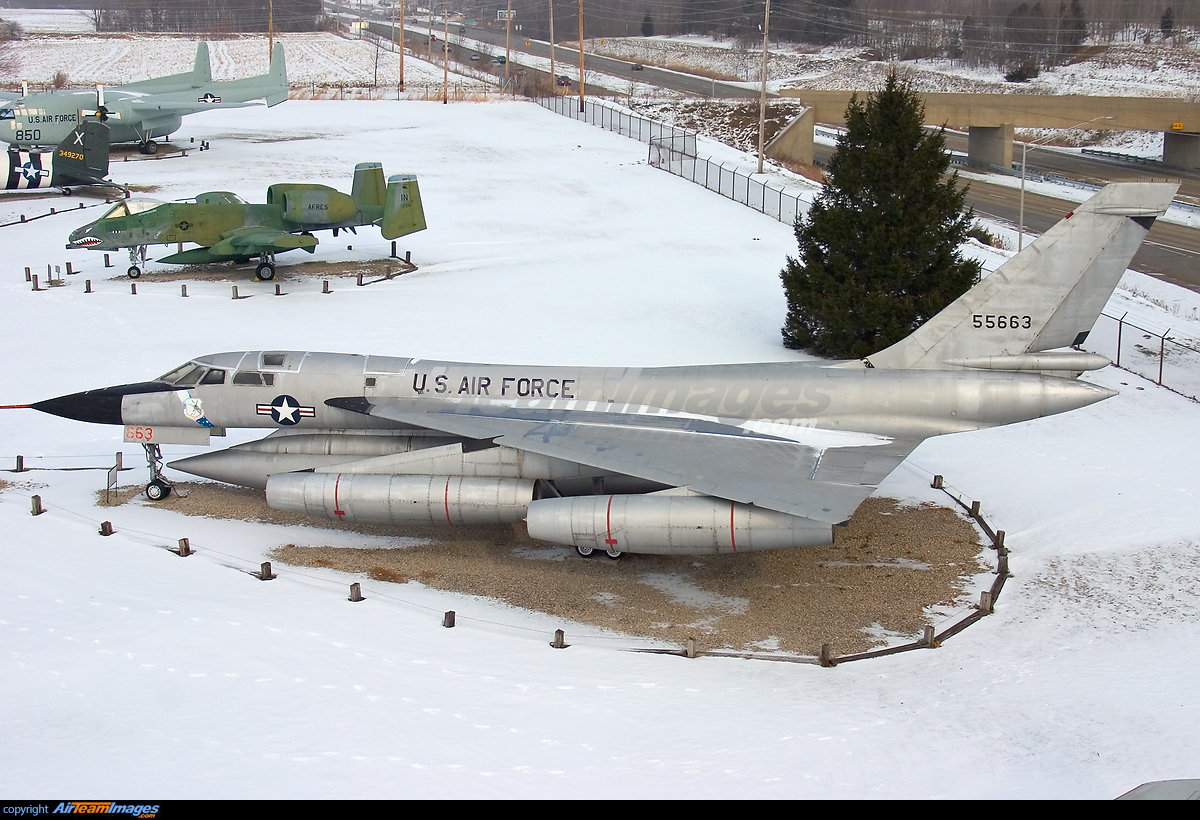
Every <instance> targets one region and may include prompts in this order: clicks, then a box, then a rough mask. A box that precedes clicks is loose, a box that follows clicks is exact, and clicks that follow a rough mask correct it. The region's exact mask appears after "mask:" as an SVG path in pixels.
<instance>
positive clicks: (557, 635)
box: [550, 629, 570, 649]
mask: <svg viewBox="0 0 1200 820" xmlns="http://www.w3.org/2000/svg"><path fill="white" fill-rule="evenodd" d="M566 637H567V636H566V634H565V633H564V632H563V631H562V630H561V629H556V630H554V640H553V641H551V642H550V646H551V647H552V648H553V649H566V648H567V647H568V646H570V644H569V643H567V642H566Z"/></svg>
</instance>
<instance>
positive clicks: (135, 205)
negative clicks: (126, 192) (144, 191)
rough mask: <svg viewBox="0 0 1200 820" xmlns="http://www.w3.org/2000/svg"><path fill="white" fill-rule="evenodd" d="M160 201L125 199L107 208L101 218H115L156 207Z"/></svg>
mask: <svg viewBox="0 0 1200 820" xmlns="http://www.w3.org/2000/svg"><path fill="white" fill-rule="evenodd" d="M161 204H162V203H161V202H154V201H153V200H148V199H127V200H125V201H124V202H118V203H117V204H116V205H114V206H113V207H111V208H109V209H108V212H107V213H105V214H104V216H102V217H100V218H101V219H116V218H118V217H122V216H130V215H131V214H140V213H142V212H143V211H149V210H151V209H152V208H157V207H158V206H159V205H161Z"/></svg>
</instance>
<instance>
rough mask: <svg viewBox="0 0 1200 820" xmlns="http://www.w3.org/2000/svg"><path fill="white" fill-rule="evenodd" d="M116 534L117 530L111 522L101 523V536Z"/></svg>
mask: <svg viewBox="0 0 1200 820" xmlns="http://www.w3.org/2000/svg"><path fill="white" fill-rule="evenodd" d="M114 532H115V530H114V529H113V525H112V522H111V521H101V522H100V534H101V535H112V534H113V533H114Z"/></svg>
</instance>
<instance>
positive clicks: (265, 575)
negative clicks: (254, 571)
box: [258, 561, 275, 581]
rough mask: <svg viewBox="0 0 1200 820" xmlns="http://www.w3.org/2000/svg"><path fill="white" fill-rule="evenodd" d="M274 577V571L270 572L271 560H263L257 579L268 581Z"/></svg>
mask: <svg viewBox="0 0 1200 820" xmlns="http://www.w3.org/2000/svg"><path fill="white" fill-rule="evenodd" d="M274 578H275V573H273V572H271V562H270V561H263V564H262V569H261V570H259V573H258V580H260V581H270V580H272V579H274Z"/></svg>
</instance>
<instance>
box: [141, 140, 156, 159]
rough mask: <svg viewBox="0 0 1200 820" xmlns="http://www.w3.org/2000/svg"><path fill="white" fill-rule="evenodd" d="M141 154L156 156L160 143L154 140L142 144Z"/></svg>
mask: <svg viewBox="0 0 1200 820" xmlns="http://www.w3.org/2000/svg"><path fill="white" fill-rule="evenodd" d="M141 152H142V153H143V154H148V155H150V156H154V155H155V154H157V153H158V143H157V142H155V141H154V140H147V141H146V142H144V143H142V147H141Z"/></svg>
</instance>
